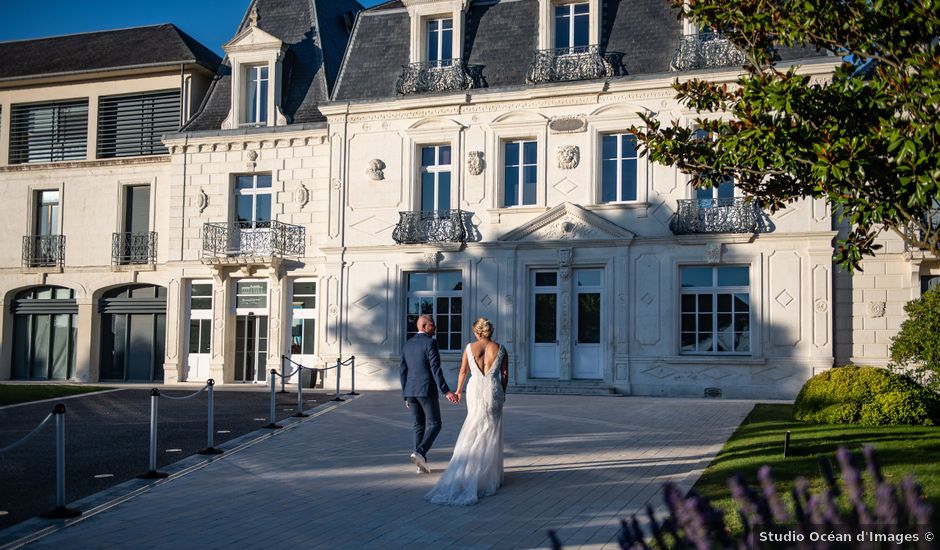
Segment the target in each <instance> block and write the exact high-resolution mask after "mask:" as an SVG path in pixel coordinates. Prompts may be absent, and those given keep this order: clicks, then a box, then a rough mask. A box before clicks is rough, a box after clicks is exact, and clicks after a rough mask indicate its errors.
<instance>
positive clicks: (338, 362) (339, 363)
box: [330, 357, 346, 401]
mask: <svg viewBox="0 0 940 550" xmlns="http://www.w3.org/2000/svg"><path fill="white" fill-rule="evenodd" d="M342 366H343V361H342V359H341V358H339V357H337V358H336V393H334V394H333V399H330V401H346V400H345V399H343V398H342V397H340V396H339V369H340V368H341V367H342Z"/></svg>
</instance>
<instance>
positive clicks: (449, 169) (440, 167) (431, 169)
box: [415, 142, 456, 212]
mask: <svg viewBox="0 0 940 550" xmlns="http://www.w3.org/2000/svg"><path fill="white" fill-rule="evenodd" d="M429 147H433V148H434V162H437V161H438V157H439V156H440V149H441V147H448V148H450V164H433V165H431V166H424V165H423V162H422V159H423V158H424V149H426V148H429ZM416 152H417V158H416V159H415V164H416V166H417V168H418V170H417V172H418V177H417V180H418V181H417V193H416V195H417V201H416V203H417V204H416V205H415V211H417V212H437V211H440V210H441V208H438V206H439V205H438V203H439V199H440V197H438V189H439V186H440V174H443V173H445V172H446V173H448V174H450V204H449V205H448V207H447V208H446V210H453V209H454V208H455V207H454V204H455V195H456V186H455V182H454V178H455V173H454V172H455V170H454V146H453V145H452V144H451V143H450V142H442V143H423V144H419V145H418V146H417V151H416ZM424 174H432V175H433V176H434V201H433V202H434V209H433V210H424V209H423V208H422V207H421V205H422V203H423V202H424V194H423V193H424V189H423V187H424Z"/></svg>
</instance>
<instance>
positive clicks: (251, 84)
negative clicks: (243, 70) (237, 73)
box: [245, 65, 268, 124]
mask: <svg viewBox="0 0 940 550" xmlns="http://www.w3.org/2000/svg"><path fill="white" fill-rule="evenodd" d="M247 73H248V74H247V75H246V76H247V78H246V79H245V81H246V86H247V90H245V92H246V93H245V124H266V123H267V122H268V66H267V65H259V66H256V67H248V71H247Z"/></svg>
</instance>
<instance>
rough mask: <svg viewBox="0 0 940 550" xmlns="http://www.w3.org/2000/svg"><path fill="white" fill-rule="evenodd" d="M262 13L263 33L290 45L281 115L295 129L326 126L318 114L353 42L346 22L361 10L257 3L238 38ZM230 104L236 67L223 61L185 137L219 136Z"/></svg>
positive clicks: (342, 5) (351, 2)
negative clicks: (200, 133)
mask: <svg viewBox="0 0 940 550" xmlns="http://www.w3.org/2000/svg"><path fill="white" fill-rule="evenodd" d="M254 8H257V10H258V28H260V29H261V30H263V31H265V32H267V33H268V34H271V35H273V36H275V37H277V38H279V39H280V40H281V41H282V42H284V43H285V44H287V46H288V47H287V54H286V56H285V58H284V62H283V67H284V81H283V82H282V94H283V101H282V109H283V111H284V114H285V115H286V116H287V117H288V121H289V122H290V123H291V124H305V123H313V122H322V121H324V120H325V118H324V117H323V115H322V114H321V113H320V111H319V109H318V105H319V104H320V103H323V102H326V101H327V100H328V99H329V97H330V91H331V90H332V89H333V84H334V82H335V80H336V75H337V73H338V71H339V67H340V64H341V63H342V60H343V54H344V52H345V49H346V44H347V42H348V39H349V31H348V30H347V23H346V21H347V18H348V17H351V16H352V15H354V14H355V13H357V12H359V11H360V10H361V9H362V6H361V5H360V4H359V2H357V1H356V0H253V1H252V2H251V4H250V5H249V6H248V10H247V11H246V12H245V16H244V17H243V18H242V22H241V24H240V25H239V26H238V29H237V30H236V32H235V33H233V36H235V35H236V34H238V33H240V32H242V31H244V30H245V29H247V28H248V27H249V26H250V23H249V20H248V14H249V13H251V11H252V9H254ZM230 104H231V66H230V65H229V63H228V59H227V58H226V59H225V60H223V62H222V64H221V65H220V67H219V71H218V73H217V74H216V77H215V79H213V82H212V85H211V87H210V89H209V92H208V93H207V94H206V99H205V100H204V101H203V104H202V106H201V107H200V110H199V112H198V113H197V115H196V116H195V117H194V118H193V119H192V120H191V121H190V122H189V123H188V124H187V125H186V126H185V127H184V128H183V131H204V130H219V129H220V128H221V126H222V121H223V120H225V117H226V116H227V115H228V112H229V109H230Z"/></svg>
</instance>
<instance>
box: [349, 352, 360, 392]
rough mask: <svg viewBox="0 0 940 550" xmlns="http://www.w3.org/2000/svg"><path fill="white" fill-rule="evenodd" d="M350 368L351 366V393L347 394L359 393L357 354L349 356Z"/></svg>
mask: <svg viewBox="0 0 940 550" xmlns="http://www.w3.org/2000/svg"><path fill="white" fill-rule="evenodd" d="M349 368H350V374H349V376H350V379H349V393H347V394H346V395H359V394H358V393H356V356H355V355H353V356H352V357H350V358H349Z"/></svg>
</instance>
